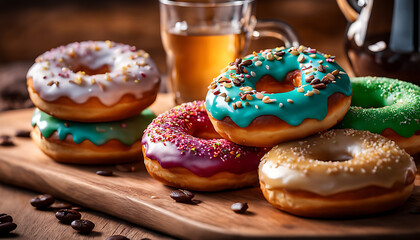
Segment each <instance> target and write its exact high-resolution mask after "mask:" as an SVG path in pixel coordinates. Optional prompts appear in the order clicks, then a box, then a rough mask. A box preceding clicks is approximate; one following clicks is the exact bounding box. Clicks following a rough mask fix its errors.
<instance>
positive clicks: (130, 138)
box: [31, 109, 156, 146]
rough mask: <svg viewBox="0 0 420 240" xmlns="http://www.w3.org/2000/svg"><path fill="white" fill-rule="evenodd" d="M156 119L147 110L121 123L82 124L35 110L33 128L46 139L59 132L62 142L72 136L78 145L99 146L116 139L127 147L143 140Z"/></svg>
mask: <svg viewBox="0 0 420 240" xmlns="http://www.w3.org/2000/svg"><path fill="white" fill-rule="evenodd" d="M155 117H156V116H155V115H154V114H153V113H152V111H150V110H149V109H146V110H144V111H143V112H142V113H141V114H139V115H136V116H134V117H130V118H127V119H124V120H120V121H114V122H102V123H82V122H72V121H65V120H60V119H57V118H54V117H52V116H50V115H48V114H46V113H44V112H42V111H40V110H39V109H35V112H34V114H33V116H32V120H31V123H32V126H35V125H36V126H37V127H38V128H39V130H40V131H41V134H42V136H44V137H45V138H48V137H50V136H51V135H52V134H53V133H54V132H55V131H57V133H58V138H59V139H60V140H64V139H65V138H66V136H67V135H68V134H71V135H72V137H73V141H74V142H75V143H77V144H79V143H81V142H83V141H84V140H89V141H91V142H92V143H93V144H95V145H97V146H99V145H102V144H105V143H106V142H108V141H109V140H111V139H115V140H119V141H120V142H121V143H123V144H125V145H132V144H134V143H135V142H136V141H137V140H139V139H141V137H142V135H143V131H144V129H146V127H147V126H148V125H149V124H150V123H151V122H152V120H153V119H154V118H155Z"/></svg>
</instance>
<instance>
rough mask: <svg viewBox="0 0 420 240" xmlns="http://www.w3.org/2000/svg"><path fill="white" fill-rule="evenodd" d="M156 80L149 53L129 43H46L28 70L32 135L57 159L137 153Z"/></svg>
mask: <svg viewBox="0 0 420 240" xmlns="http://www.w3.org/2000/svg"><path fill="white" fill-rule="evenodd" d="M159 83H160V77H159V73H158V71H157V68H156V66H155V64H154V62H153V61H152V60H151V58H150V56H149V54H148V53H146V52H145V51H143V50H136V48H135V47H132V46H128V45H124V44H119V43H115V42H111V41H86V42H80V43H79V42H76V43H72V44H69V45H66V46H61V47H58V48H55V49H51V50H50V51H48V52H46V53H44V54H42V55H41V56H39V57H38V58H37V59H36V62H35V64H34V65H33V66H32V67H31V68H30V69H29V71H28V74H27V85H28V91H29V95H30V98H31V100H32V101H33V103H34V104H35V106H36V107H37V109H36V110H35V112H34V115H33V117H32V126H33V131H32V133H31V137H32V139H33V140H34V141H35V142H36V144H37V145H38V146H39V148H40V149H41V150H42V151H43V152H45V153H46V154H47V155H49V156H50V157H52V158H53V159H55V160H56V161H59V162H66V163H77V164H110V163H121V162H128V161H133V160H136V159H139V158H140V153H139V149H140V139H141V132H142V129H144V128H145V127H146V126H147V125H148V124H149V123H150V122H151V120H152V119H153V118H154V115H153V113H152V112H151V111H150V110H148V109H146V108H147V107H148V106H149V105H150V104H152V103H153V102H154V101H155V99H156V95H157V92H158V89H159ZM145 109H146V110H145Z"/></svg>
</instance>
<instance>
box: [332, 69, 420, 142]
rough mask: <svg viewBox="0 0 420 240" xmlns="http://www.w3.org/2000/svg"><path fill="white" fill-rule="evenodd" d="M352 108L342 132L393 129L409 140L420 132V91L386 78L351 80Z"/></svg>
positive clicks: (378, 131) (380, 131)
mask: <svg viewBox="0 0 420 240" xmlns="http://www.w3.org/2000/svg"><path fill="white" fill-rule="evenodd" d="M351 86H352V88H353V98H352V101H351V105H352V106H351V107H350V109H349V111H348V112H347V114H346V115H345V117H344V119H343V121H342V122H341V123H339V124H338V127H339V128H353V129H358V130H367V131H370V132H373V133H378V134H380V133H382V132H383V131H384V130H385V129H387V128H390V129H392V130H394V131H395V132H396V133H398V134H399V135H400V136H402V137H405V138H408V137H411V136H413V135H414V134H415V133H416V132H417V131H418V130H420V87H419V86H417V85H414V84H412V83H408V82H403V81H399V80H397V79H391V78H384V77H381V78H380V77H357V78H352V79H351Z"/></svg>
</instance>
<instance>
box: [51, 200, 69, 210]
mask: <svg viewBox="0 0 420 240" xmlns="http://www.w3.org/2000/svg"><path fill="white" fill-rule="evenodd" d="M50 208H52V209H55V210H59V209H71V204H70V203H63V202H55V203H53V204H52V205H51V206H50Z"/></svg>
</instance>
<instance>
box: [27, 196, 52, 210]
mask: <svg viewBox="0 0 420 240" xmlns="http://www.w3.org/2000/svg"><path fill="white" fill-rule="evenodd" d="M54 202H55V199H54V197H53V196H51V195H49V194H44V195H39V196H36V197H34V198H32V199H31V205H32V206H34V207H36V208H40V209H42V208H47V207H49V206H51V204H53V203H54Z"/></svg>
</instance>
